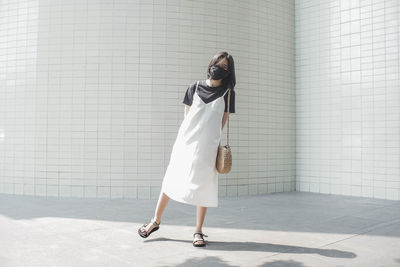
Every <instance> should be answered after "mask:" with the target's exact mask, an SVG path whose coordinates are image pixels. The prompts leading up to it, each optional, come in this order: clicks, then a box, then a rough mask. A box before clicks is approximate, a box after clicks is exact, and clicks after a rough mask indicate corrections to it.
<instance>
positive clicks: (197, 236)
mask: <svg viewBox="0 0 400 267" xmlns="http://www.w3.org/2000/svg"><path fill="white" fill-rule="evenodd" d="M193 236H194V240H193V246H195V247H204V246H205V245H206V243H205V241H204V238H203V236H205V237H208V236H207V235H205V234H203V233H202V232H201V231H196V232H195V233H194V234H193Z"/></svg>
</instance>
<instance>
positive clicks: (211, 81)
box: [206, 79, 222, 87]
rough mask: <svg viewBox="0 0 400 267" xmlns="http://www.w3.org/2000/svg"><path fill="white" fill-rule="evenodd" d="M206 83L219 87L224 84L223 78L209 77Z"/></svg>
mask: <svg viewBox="0 0 400 267" xmlns="http://www.w3.org/2000/svg"><path fill="white" fill-rule="evenodd" d="M206 83H207V85H208V86H210V87H218V86H220V85H221V84H222V79H221V80H213V79H207V80H206Z"/></svg>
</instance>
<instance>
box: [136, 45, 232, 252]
mask: <svg viewBox="0 0 400 267" xmlns="http://www.w3.org/2000/svg"><path fill="white" fill-rule="evenodd" d="M235 84H236V77H235V66H234V61H233V58H232V56H231V55H229V54H228V53H227V52H221V53H218V54H217V55H215V56H214V57H213V58H212V60H211V61H210V63H209V65H208V68H207V80H204V81H198V82H194V83H192V84H191V85H190V86H189V87H188V89H187V90H186V94H185V97H184V100H183V103H184V104H185V115H184V120H183V121H182V124H181V126H180V128H179V131H178V136H177V138H176V140H175V143H174V146H173V148H172V153H171V158H170V162H169V165H168V168H167V170H166V172H165V176H164V179H163V183H162V187H161V193H160V197H159V199H158V203H157V208H156V210H155V216H154V218H152V219H151V222H150V223H147V224H144V225H143V226H142V227H140V229H139V230H138V232H139V235H140V236H141V237H143V238H146V237H148V236H149V235H150V234H151V233H152V232H154V231H157V230H158V229H159V225H160V223H161V216H162V213H163V212H164V209H165V207H166V206H167V204H168V201H169V199H170V198H172V199H173V200H175V201H178V202H182V203H186V204H190V205H194V206H197V223H196V231H195V233H194V241H193V246H195V247H203V246H205V245H206V244H205V241H204V238H203V236H206V237H207V235H205V234H203V233H202V226H203V222H204V217H205V214H206V210H207V207H217V206H218V172H217V169H216V167H215V163H216V157H217V152H218V145H219V142H220V139H221V134H222V131H223V128H224V126H225V122H226V120H227V118H228V110H227V107H228V96H229V94H228V91H229V89H232V90H230V91H231V92H230V102H229V113H235V92H234V91H233V89H234V87H235Z"/></svg>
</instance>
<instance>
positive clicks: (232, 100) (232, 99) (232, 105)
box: [224, 90, 236, 113]
mask: <svg viewBox="0 0 400 267" xmlns="http://www.w3.org/2000/svg"><path fill="white" fill-rule="evenodd" d="M235 94H236V93H235V91H234V90H231V95H230V102H229V113H236V112H235ZM228 95H229V91H228V92H226V94H225V96H224V99H225V112H228Z"/></svg>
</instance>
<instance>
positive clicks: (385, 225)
mask: <svg viewBox="0 0 400 267" xmlns="http://www.w3.org/2000/svg"><path fill="white" fill-rule="evenodd" d="M399 222H400V219H398V220H395V221H392V222H386V223H380V224H378V225H375V226H372V227H367V228H366V229H368V230H366V231H361V232H359V233H356V234H352V235H350V236H349V237H346V238H342V239H340V240H337V241H334V242H331V243H328V244H325V245H323V246H320V247H318V248H323V247H326V246H329V245H332V244H335V243H338V242H341V241H344V240H347V239H350V238H353V237H357V236H360V235H364V234H366V233H369V232H371V231H373V230H376V229H379V228H383V227H387V226H390V225H393V224H396V223H399Z"/></svg>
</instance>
